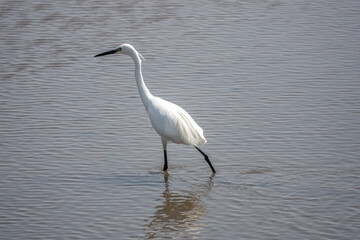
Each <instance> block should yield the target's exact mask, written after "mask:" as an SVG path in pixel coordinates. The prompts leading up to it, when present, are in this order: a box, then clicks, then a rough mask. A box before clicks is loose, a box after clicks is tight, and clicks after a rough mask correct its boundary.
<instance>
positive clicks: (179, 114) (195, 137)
mask: <svg viewBox="0 0 360 240" xmlns="http://www.w3.org/2000/svg"><path fill="white" fill-rule="evenodd" d="M108 54H125V55H129V56H130V57H132V59H133V60H134V63H135V79H136V85H137V88H138V90H139V94H140V97H141V100H142V102H143V104H144V106H145V109H146V111H147V113H148V115H149V118H150V122H151V124H152V125H153V127H154V129H155V131H156V132H157V133H158V134H159V135H160V137H161V141H162V145H163V149H164V168H163V171H166V170H167V169H168V161H167V153H166V149H167V144H168V143H169V142H173V143H178V144H185V145H191V146H194V147H195V148H196V149H197V150H198V151H199V152H200V153H201V154H202V155H203V157H204V158H205V160H206V162H207V163H208V164H209V166H210V168H211V170H212V171H213V172H214V173H215V169H214V167H213V166H212V164H211V162H210V160H209V157H208V156H207V155H206V154H205V153H204V152H203V151H201V150H200V148H199V147H198V146H199V145H203V144H204V143H206V139H205V137H204V135H203V130H202V129H201V127H199V125H197V123H196V122H195V121H194V120H193V119H192V117H191V116H190V115H189V114H188V113H187V112H186V111H185V110H184V109H182V108H181V107H179V106H178V105H176V104H173V103H171V102H168V101H166V100H164V99H161V98H159V97H155V96H153V95H152V94H151V93H150V91H149V90H148V88H147V87H146V85H145V82H144V79H143V77H142V72H141V62H142V60H143V59H144V58H143V57H142V56H141V54H140V53H139V52H138V51H136V49H135V48H134V47H133V46H132V45H130V44H122V45H121V46H119V47H118V48H116V49H113V50H110V51H107V52H103V53H100V54H98V55H96V56H95V57H100V56H105V55H108Z"/></svg>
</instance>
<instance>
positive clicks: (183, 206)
mask: <svg viewBox="0 0 360 240" xmlns="http://www.w3.org/2000/svg"><path fill="white" fill-rule="evenodd" d="M213 177H214V174H213V175H212V176H211V177H210V178H209V180H208V181H207V182H206V183H205V185H206V186H205V187H204V186H201V188H196V189H195V190H192V191H190V190H185V191H176V190H173V189H172V184H171V182H169V174H168V173H164V182H165V189H164V191H163V192H162V194H161V196H160V197H159V201H160V204H158V205H157V206H156V207H155V208H156V211H155V213H154V215H153V216H151V217H150V223H149V224H147V226H146V229H147V230H146V232H147V233H146V236H145V239H163V238H167V239H174V238H179V237H181V238H191V239H196V238H197V236H198V235H199V234H200V233H201V232H202V231H203V228H204V226H206V224H205V223H204V222H203V221H202V220H201V219H202V217H203V216H204V215H205V214H206V212H207V210H206V206H205V203H204V202H203V201H202V200H201V198H202V196H204V195H205V196H206V195H207V194H208V192H209V191H210V190H211V186H212V179H213Z"/></svg>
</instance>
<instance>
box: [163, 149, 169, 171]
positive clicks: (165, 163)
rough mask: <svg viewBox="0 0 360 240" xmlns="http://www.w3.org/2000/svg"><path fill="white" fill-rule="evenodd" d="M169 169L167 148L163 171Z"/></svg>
mask: <svg viewBox="0 0 360 240" xmlns="http://www.w3.org/2000/svg"><path fill="white" fill-rule="evenodd" d="M167 169H168V164H167V154H166V150H165V149H164V168H163V171H166V170H167Z"/></svg>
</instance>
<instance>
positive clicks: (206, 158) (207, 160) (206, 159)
mask: <svg viewBox="0 0 360 240" xmlns="http://www.w3.org/2000/svg"><path fill="white" fill-rule="evenodd" d="M194 147H195V148H196V149H197V150H198V151H199V152H200V153H201V155H203V156H204V158H205V161H206V162H207V163H208V164H209V166H210V168H211V170H212V171H213V173H216V171H215V168H214V167H213V166H212V164H211V162H210V159H209V157H208V155H206V154H205V153H204V152H203V151H201V150H200V148H198V147H197V146H194Z"/></svg>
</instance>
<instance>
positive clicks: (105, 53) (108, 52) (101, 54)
mask: <svg viewBox="0 0 360 240" xmlns="http://www.w3.org/2000/svg"><path fill="white" fill-rule="evenodd" d="M117 51H118V50H117V49H114V50H110V51H106V52H103V53H100V54H98V55H95V56H94V57H101V56H105V55H108V54H114V53H116V52H117Z"/></svg>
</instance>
